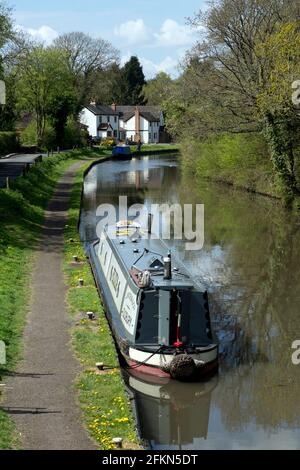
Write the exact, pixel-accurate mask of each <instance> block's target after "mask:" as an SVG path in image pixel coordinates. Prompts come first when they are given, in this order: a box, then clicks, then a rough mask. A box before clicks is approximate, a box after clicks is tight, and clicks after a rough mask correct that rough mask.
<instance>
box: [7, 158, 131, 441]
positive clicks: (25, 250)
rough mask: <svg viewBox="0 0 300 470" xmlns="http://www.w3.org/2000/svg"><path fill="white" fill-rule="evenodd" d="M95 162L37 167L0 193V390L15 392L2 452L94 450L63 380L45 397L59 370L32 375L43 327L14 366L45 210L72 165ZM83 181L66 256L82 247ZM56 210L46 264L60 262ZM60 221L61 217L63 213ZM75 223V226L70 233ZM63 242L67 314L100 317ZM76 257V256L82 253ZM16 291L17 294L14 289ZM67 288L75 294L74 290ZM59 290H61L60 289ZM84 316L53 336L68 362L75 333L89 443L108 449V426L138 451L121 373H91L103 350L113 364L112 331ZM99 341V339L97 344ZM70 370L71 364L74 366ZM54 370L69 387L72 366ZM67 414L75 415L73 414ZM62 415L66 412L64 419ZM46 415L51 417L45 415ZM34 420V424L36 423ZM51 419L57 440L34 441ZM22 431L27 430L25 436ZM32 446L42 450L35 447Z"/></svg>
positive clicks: (57, 161)
mask: <svg viewBox="0 0 300 470" xmlns="http://www.w3.org/2000/svg"><path fill="white" fill-rule="evenodd" d="M99 157H101V153H100V152H93V151H90V150H88V151H77V152H70V153H68V154H61V155H59V156H56V157H54V158H51V159H47V160H46V161H45V162H43V163H40V164H38V165H37V166H36V167H34V168H33V169H32V171H30V172H29V173H28V175H26V177H25V178H20V179H18V180H17V181H16V182H14V186H13V189H11V190H9V191H7V190H1V194H0V206H1V220H0V230H1V253H0V263H1V270H0V273H1V274H0V276H1V283H0V286H1V287H0V294H1V306H2V310H1V315H0V337H1V339H2V340H4V341H5V343H6V345H7V358H8V361H7V364H6V366H4V367H2V368H1V371H0V373H1V375H0V377H1V383H2V381H3V382H4V380H5V382H6V383H7V384H8V385H9V386H11V387H12V390H10V389H8V390H7V395H8V397H7V398H6V399H5V401H6V403H5V405H6V406H5V407H3V406H2V408H1V409H0V424H1V427H0V448H2V449H15V448H21V447H22V446H25V447H27V448H44V449H47V448H76V447H77V446H78V448H92V444H91V445H90V444H88V439H87V440H86V444H84V438H82V439H81V437H80V436H79V435H80V432H78V436H77V438H76V430H77V429H79V428H81V429H82V431H84V427H85V426H84V423H83V422H81V423H79V422H78V419H77V418H75V415H76V416H78V411H76V408H77V405H76V404H75V405H73V406H72V402H73V399H74V397H75V396H76V395H77V394H76V393H75V390H74V395H73V398H72V396H71V397H70V394H71V395H72V394H73V392H72V390H68V387H64V386H63V385H64V380H62V381H61V382H62V386H61V387H57V392H56V390H53V395H52V396H50V395H49V393H50V392H51V390H50V391H49V393H48V391H47V390H46V389H43V383H44V382H45V383H46V382H47V380H50V381H51V380H52V378H53V379H55V376H57V370H56V371H51V370H49V371H48V369H47V360H46V361H44V362H43V366H40V367H37V363H38V362H39V358H38V357H36V360H35V359H34V357H35V356H34V349H35V346H36V348H37V349H38V348H39V347H42V345H43V338H42V337H41V334H42V330H43V325H42V324H41V325H40V326H39V325H37V326H36V323H35V322H34V321H31V323H30V324H29V326H28V325H27V327H26V329H27V330H26V334H25V343H27V346H26V350H25V356H24V361H23V362H22V363H21V365H18V363H19V360H20V358H21V357H22V355H23V351H22V349H23V348H22V338H23V336H22V332H23V329H24V326H25V324H26V316H27V314H28V313H29V311H30V310H31V308H34V307H33V304H31V301H30V293H31V289H30V287H31V282H32V270H33V267H34V266H35V264H36V251H37V249H38V246H39V242H40V235H41V229H42V227H43V220H44V209H45V208H46V206H47V205H48V202H49V200H50V199H51V197H52V195H53V192H54V189H55V187H56V184H57V181H58V179H59V178H60V177H61V176H62V174H63V173H64V172H65V171H66V170H67V168H68V167H70V165H72V164H73V163H75V162H76V161H77V165H78V164H79V165H80V166H81V165H82V164H84V163H85V162H84V160H89V162H90V161H91V159H95V158H99ZM78 161H79V162H78ZM88 164H90V163H88ZM82 174H83V170H80V171H79V174H78V175H77V184H76V185H75V187H74V191H72V200H71V208H70V212H69V227H68V228H67V230H69V231H72V233H73V232H74V242H73V243H72V249H71V251H72V252H73V250H74V247H78V246H79V245H80V243H79V241H78V236H77V235H76V222H77V217H78V207H80V188H81V185H82ZM63 184H64V183H63ZM60 191H61V192H60V193H59V195H58V199H59V200H60V201H61V202H62V203H63V202H64V201H65V202H64V203H66V198H67V188H66V187H65V190H64V187H63V186H61V188H60ZM49 210H50V209H49ZM53 210H55V207H53ZM57 210H58V213H57V214H56V213H53V214H52V215H53V217H54V219H53V221H49V223H50V225H51V226H49V227H48V228H47V223H46V228H44V230H48V229H49V234H50V232H51V234H52V235H51V236H52V240H53V243H54V245H55V246H54V245H53V243H52V244H50V246H49V247H48V246H45V247H44V249H45V252H46V255H49V256H51V252H52V251H53V256H54V257H57V260H58V259H59V255H58V253H59V250H60V248H59V245H60V244H59V243H58V242H57V243H56V242H55V240H54V238H55V237H58V236H59V233H58V230H57V229H56V228H55V227H56V224H57V220H58V218H59V217H60V209H59V208H58V209H57ZM61 215H63V214H62V213H61ZM73 222H74V226H73V225H72V223H73ZM44 236H45V234H44ZM53 237H54V238H53ZM67 237H68V234H67ZM55 239H56V238H55ZM68 240H69V239H68V238H67V239H66V246H67V248H66V260H65V264H64V266H65V271H66V279H67V280H68V281H69V283H70V290H69V300H70V310H71V312H73V313H74V312H75V310H76V308H77V307H78V305H79V304H80V306H81V307H82V308H84V310H83V311H84V312H86V311H87V310H91V308H93V309H94V310H95V311H98V312H99V313H100V312H101V306H100V305H99V298H98V297H97V296H96V295H94V296H93V287H92V279H91V278H90V279H91V280H90V286H89V287H88V284H89V280H88V268H87V265H85V266H84V265H83V264H84V263H83V264H82V263H77V264H76V267H74V266H70V263H69V261H70V260H69V259H68V256H69V254H70V253H69V250H68V246H69V245H68ZM46 241H47V240H46ZM76 251H77V253H78V255H79V256H80V253H79V250H76ZM47 253H48V254H47ZM72 256H73V255H72ZM72 259H73V258H72ZM49 262H50V261H49ZM46 264H47V263H46ZM78 268H79V269H78ZM40 269H42V273H44V274H45V275H46V276H47V275H48V271H47V270H48V266H46V265H45V264H44V265H42V266H41V267H40ZM58 269H59V267H58ZM79 271H80V274H79ZM77 275H80V276H83V277H84V278H85V280H86V284H85V287H84V288H83V289H81V290H79V289H77V288H76V287H75V286H72V280H73V279H74V276H75V278H76V277H77ZM36 282H40V279H38V280H37V281H36ZM58 282H59V281H58ZM76 282H78V281H76ZM62 284H63V283H62ZM16 285H17V286H18V288H17V289H16ZM72 287H74V289H73V288H72ZM61 288H62V289H63V285H62V286H61ZM39 295H40V296H41V295H43V293H40V294H39ZM51 296H53V297H52V298H53V300H54V299H55V292H54V293H52V294H51ZM49 302H50V304H51V298H47V299H46V298H45V299H44V300H43V299H42V298H41V299H40V309H41V310H42V309H43V305H46V304H47V305H48V304H49ZM93 302H96V303H97V308H94V307H95V304H93ZM62 303H63V300H62ZM83 306H84V307H83ZM63 308H64V307H63V305H62V310H63ZM74 309H75V310H74ZM83 311H80V312H79V311H77V310H76V313H75V317H74V318H73V319H72V321H71V323H72V324H71V325H70V321H69V323H68V321H67V318H59V317H57V318H58V319H59V321H60V322H61V323H63V325H59V326H58V325H57V326H58V328H63V331H60V332H59V336H63V337H64V339H65V342H64V345H63V344H62V348H66V354H67V355H68V357H69V355H70V353H69V352H68V349H69V348H68V344H67V343H68V339H67V337H68V330H69V327H70V326H72V335H73V345H74V347H75V350H76V352H77V356H78V358H79V359H80V360H81V363H82V365H83V375H82V376H81V377H80V378H78V382H77V385H78V388H79V390H80V391H79V396H80V402H81V404H82V408H83V409H84V417H85V418H86V421H85V423H86V425H88V427H89V431H90V433H91V436H92V437H93V438H95V441H96V442H97V444H98V446H99V448H111V447H112V445H111V439H110V435H109V434H108V433H107V427H108V426H110V427H111V429H112V437H115V435H116V434H115V433H119V435H121V436H122V437H123V438H124V440H125V447H126V446H129V447H130V448H133V447H136V446H137V444H136V442H137V439H136V434H135V427H134V423H133V419H132V417H131V414H130V408H129V406H128V399H127V396H126V395H125V393H124V390H123V382H122V379H121V376H120V372H119V371H118V370H112V371H111V372H110V375H108V376H107V377H103V376H102V377H101V376H99V375H97V374H96V373H95V367H94V366H95V362H96V361H97V359H98V358H99V349H101V352H102V354H103V357H104V360H105V361H108V360H110V359H112V361H114V358H115V356H114V347H113V343H112V341H111V337H110V334H109V330H108V329H106V331H105V324H104V322H103V324H102V323H101V325H99V324H98V322H95V323H93V325H91V327H90V328H89V325H87V322H85V319H86V316H85V315H84V316H82V314H83ZM32 312H33V310H31V312H30V316H29V319H30V320H32V315H33V313H32ZM58 313H59V312H58ZM54 317H55V316H54ZM33 320H34V319H33ZM51 320H53V323H54V324H53V328H54V331H55V318H51ZM81 320H83V321H81ZM42 323H43V322H42ZM99 333H100V336H101V341H100V342H99ZM102 333H103V334H102ZM32 335H33V336H32ZM30 336H32V338H31V340H30V344H28V341H27V340H28V338H29V337H30ZM82 339H83V340H84V347H83V348H82V347H81V343H80V341H81V340H82ZM97 340H98V342H97ZM49 341H50V343H49V348H50V350H49V354H51V350H53V351H52V352H53V354H54V356H55V354H56V342H55V334H54V335H53V337H52V339H51V338H49ZM51 345H52V346H51ZM50 346H51V347H50ZM95 346H97V348H95ZM28 348H29V349H28ZM57 350H58V352H59V351H60V349H59V348H57ZM87 350H88V352H89V356H88V357H87V354H86V353H87ZM31 352H32V354H31ZM40 355H44V356H45V358H47V349H46V350H45V351H44V352H43V348H42V350H41V354H40ZM63 356H64V354H63ZM53 360H55V357H50V356H49V361H48V362H49V364H48V365H49V367H48V368H50V369H51V364H52V363H53ZM36 361H37V362H36ZM71 363H72V364H73V365H72V366H71ZM22 364H23V365H22ZM111 364H113V362H111ZM24 365H26V367H27V369H28V370H27V369H26V371H25V370H24ZM92 365H93V367H92ZM64 366H65V368H64ZM45 367H46V369H47V371H46V373H45V374H44V373H42V372H43V370H41V369H44V368H45ZM71 368H72V370H71ZM75 368H76V367H75ZM55 369H60V373H61V374H62V376H61V377H62V378H66V380H67V382H68V383H71V382H69V378H68V377H70V378H71V377H72V373H73V372H74V370H75V369H74V363H73V362H72V360H71V362H70V361H69V360H68V361H67V362H66V363H65V364H64V359H62V361H61V362H59V361H57V363H56V365H55ZM15 371H16V372H15ZM58 375H59V374H58ZM9 376H11V378H9ZM52 376H53V377H52ZM39 377H40V379H41V380H40V381H39V383H38V382H37V379H38V378H39ZM58 378H59V377H58ZM30 380H31V382H32V386H33V387H34V388H33V390H32V391H33V392H34V393H38V395H39V394H40V395H39V399H40V400H41V401H42V402H43V403H44V407H43V410H44V411H43V410H42V409H40V410H39V411H37V408H35V412H32V413H31V412H30V410H31V408H30V407H26V406H25V404H26V400H27V401H28V400H29V401H30V399H31V398H30V395H28V388H30V387H26V390H25V389H24V394H22V383H21V382H23V384H24V383H25V381H30ZM71 380H72V379H71ZM34 382H35V385H34ZM25 385H26V384H25ZM85 387H86V388H85ZM108 390H109V392H108ZM19 392H20V393H19ZM64 394H65V395H66V396H65V399H64V396H63V395H64ZM99 395H100V396H101V409H99V404H97V403H96V401H97V400H98V397H99ZM97 396H98V397H97ZM26 397H27V398H26ZM2 398H3V397H2ZM70 398H71V399H70ZM64 403H70V406H69V405H68V406H67V407H64ZM54 405H55V406H57V409H56V410H54V411H53V410H52V408H53V406H54ZM72 407H73V410H74V413H73V411H72V409H71V408H72ZM29 408H30V409H29ZM33 408H34V406H33ZM33 408H32V410H33ZM50 408H51V410H52V411H51V410H50ZM67 409H68V410H69V413H68V410H67ZM112 409H114V410H117V413H118V416H116V417H114V421H112V422H111V423H110V424H109V422H110V419H111V410H112ZM49 410H50V411H51V413H52V412H53V414H51V413H50V411H49ZM33 411H34V410H33ZM48 412H49V413H50V414H48ZM71 414H73V415H74V419H73V418H72V416H71ZM66 415H69V417H70V418H71V421H72V419H73V424H72V423H71V424H70V423H69V425H68V427H69V431H68V432H66V433H64V426H63V422H65V424H66V423H67V421H66ZM13 416H15V417H16V421H17V428H16V427H15V424H14V421H15V420H14V419H12V418H13ZM34 417H36V420H35V419H34ZM49 417H51V420H50V421H53V423H54V425H55V421H56V425H55V427H56V432H55V433H54V434H53V435H52V434H51V432H49V433H48V432H47V435H48V437H47V439H44V441H43V437H42V436H43V435H44V433H43V432H41V433H40V436H39V435H38V434H37V433H38V430H39V429H38V423H37V422H34V421H41V420H42V421H43V419H44V420H46V422H47V425H46V423H45V426H44V428H43V429H41V431H43V430H44V431H47V429H48V427H49ZM91 417H92V418H93V419H92V421H91V419H90V418H91ZM47 418H48V419H47ZM79 419H80V418H79ZM21 422H22V423H21ZM26 423H27V426H28V427H27V428H26ZM60 423H61V425H60ZM98 423H99V424H98ZM20 426H21V428H22V431H23V433H24V434H23V436H22V438H21V439H20V436H19V431H20ZM99 426H101V433H99V432H98V431H97V427H99ZM73 427H74V429H73ZM53 429H54V428H53ZM70 433H71V434H72V433H73V442H72V443H71V447H70V445H69V444H70V443H69V444H68V436H69V435H70ZM35 434H37V436H36V437H34V435H35ZM62 434H64V435H62ZM82 436H83V434H82ZM52 437H53V439H52ZM36 439H37V440H38V441H39V442H35V440H36ZM76 441H78V442H76ZM79 441H81V442H79ZM28 446H29V447H28Z"/></svg>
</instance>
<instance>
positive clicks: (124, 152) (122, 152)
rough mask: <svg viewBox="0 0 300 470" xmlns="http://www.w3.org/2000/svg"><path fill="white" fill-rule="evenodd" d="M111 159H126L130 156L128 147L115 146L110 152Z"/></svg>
mask: <svg viewBox="0 0 300 470" xmlns="http://www.w3.org/2000/svg"><path fill="white" fill-rule="evenodd" d="M112 154H113V157H128V156H130V155H131V148H130V145H116V146H115V147H113V151H112Z"/></svg>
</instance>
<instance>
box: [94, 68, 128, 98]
mask: <svg viewBox="0 0 300 470" xmlns="http://www.w3.org/2000/svg"><path fill="white" fill-rule="evenodd" d="M124 93H125V84H124V80H123V75H122V68H121V67H120V65H119V64H118V63H117V62H114V63H112V64H111V65H110V66H109V67H108V68H107V69H106V70H101V71H97V72H95V80H94V85H93V89H92V95H93V96H92V97H93V100H94V101H96V102H97V103H101V104H105V105H111V104H112V103H118V104H123V96H124Z"/></svg>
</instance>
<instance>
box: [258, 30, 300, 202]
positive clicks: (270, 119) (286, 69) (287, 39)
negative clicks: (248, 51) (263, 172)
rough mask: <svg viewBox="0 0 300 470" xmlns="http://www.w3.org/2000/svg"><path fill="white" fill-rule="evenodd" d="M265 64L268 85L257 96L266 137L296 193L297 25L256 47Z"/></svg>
mask: <svg viewBox="0 0 300 470" xmlns="http://www.w3.org/2000/svg"><path fill="white" fill-rule="evenodd" d="M257 54H258V56H260V57H261V58H262V59H263V60H264V61H265V64H266V66H265V79H266V80H265V84H264V86H262V87H261V89H260V92H259V93H258V96H257V106H258V112H259V115H260V117H261V118H262V119H264V120H265V127H264V134H265V137H266V139H267V141H268V142H269V145H270V150H271V157H272V161H273V164H274V167H275V169H276V171H277V173H278V174H279V175H280V178H281V180H282V181H283V183H284V186H285V188H288V190H289V191H290V192H291V194H290V197H292V196H293V193H297V191H298V190H297V182H296V176H295V155H294V149H295V147H297V146H299V142H300V139H299V131H300V119H299V109H297V107H296V106H295V105H294V104H293V101H292V96H291V94H292V83H293V82H294V81H296V79H298V78H299V77H300V34H299V30H298V24H297V23H295V22H294V23H287V24H285V25H283V26H282V27H281V28H280V30H279V31H278V32H277V33H275V34H273V35H272V36H271V37H270V38H268V39H267V40H266V41H265V42H264V43H262V44H260V45H259V46H258V47H257Z"/></svg>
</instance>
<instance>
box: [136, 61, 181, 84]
mask: <svg viewBox="0 0 300 470" xmlns="http://www.w3.org/2000/svg"><path fill="white" fill-rule="evenodd" d="M141 64H142V66H143V69H144V73H145V76H146V78H147V79H149V78H152V77H154V76H155V75H156V74H158V72H165V73H168V74H170V75H171V76H175V75H176V74H177V73H176V72H177V71H176V68H177V66H178V61H177V60H176V59H174V58H172V57H170V56H167V57H165V58H164V59H163V60H162V61H161V62H159V63H158V64H156V63H155V62H153V61H152V60H149V59H145V58H141Z"/></svg>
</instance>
